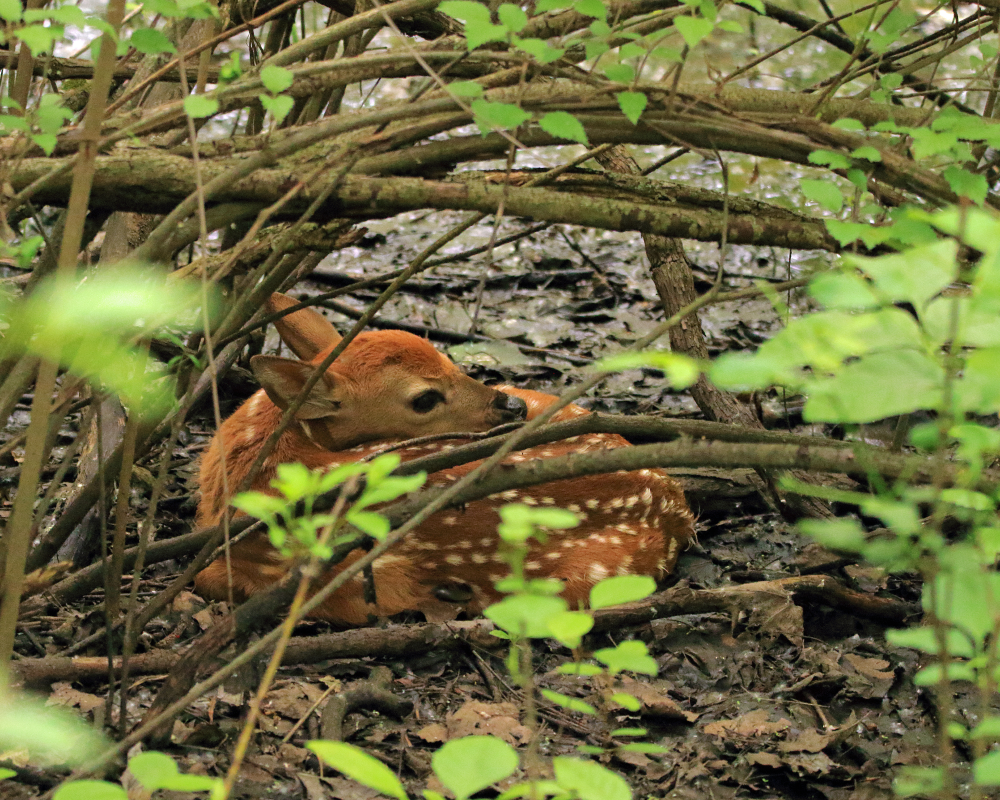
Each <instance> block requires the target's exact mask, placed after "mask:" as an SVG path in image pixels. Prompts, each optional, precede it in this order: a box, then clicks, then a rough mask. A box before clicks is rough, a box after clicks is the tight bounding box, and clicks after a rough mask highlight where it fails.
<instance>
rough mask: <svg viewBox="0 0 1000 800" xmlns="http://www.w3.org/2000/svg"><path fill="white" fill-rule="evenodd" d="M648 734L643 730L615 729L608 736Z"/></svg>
mask: <svg viewBox="0 0 1000 800" xmlns="http://www.w3.org/2000/svg"><path fill="white" fill-rule="evenodd" d="M647 733H649V731H648V730H646V729H645V728H615V730H613V731H611V733H610V734H609V735H610V736H645V735H646V734H647Z"/></svg>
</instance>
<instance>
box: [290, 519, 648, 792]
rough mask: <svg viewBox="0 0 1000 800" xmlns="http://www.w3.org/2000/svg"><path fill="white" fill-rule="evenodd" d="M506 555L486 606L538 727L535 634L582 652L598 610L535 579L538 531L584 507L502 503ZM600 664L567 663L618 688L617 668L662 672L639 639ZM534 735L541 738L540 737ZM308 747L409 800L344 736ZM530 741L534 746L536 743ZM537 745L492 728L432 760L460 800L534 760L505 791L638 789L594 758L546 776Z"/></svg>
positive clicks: (632, 704) (581, 705)
mask: <svg viewBox="0 0 1000 800" xmlns="http://www.w3.org/2000/svg"><path fill="white" fill-rule="evenodd" d="M500 517H501V524H500V527H499V528H498V532H499V534H500V539H501V549H500V554H501V555H502V557H503V559H504V560H505V561H506V563H507V564H508V565H509V566H510V569H511V574H510V575H509V576H508V577H506V578H503V579H501V580H500V581H498V582H497V584H496V588H497V589H498V590H500V591H502V592H504V593H506V595H507V596H506V597H505V598H504V599H503V600H501V601H500V602H498V603H495V604H494V605H492V606H490V607H489V608H487V609H486V612H485V613H486V616H487V617H489V618H490V619H491V620H493V622H494V623H495V624H496V625H497V628H498V629H497V630H496V631H494V635H495V636H498V637H500V638H504V639H508V640H509V641H510V643H511V646H510V652H509V656H508V659H507V666H508V669H509V670H510V672H511V675H512V676H513V677H514V679H515V680H516V681H517V682H518V684H519V685H520V686H521V687H522V689H523V690H524V692H525V698H526V714H527V716H528V719H527V722H528V724H529V727H530V726H532V724H533V713H534V697H533V694H534V692H535V690H536V689H535V686H534V680H533V672H532V668H531V645H530V642H531V640H532V639H543V638H554V639H556V640H557V641H559V642H560V643H562V644H563V645H565V646H566V647H569V648H570V649H572V650H573V651H574V652H576V653H577V654H580V647H581V646H582V642H583V637H584V636H585V635H586V634H587V633H588V632H590V630H591V629H592V627H593V624H594V619H593V616H592V614H591V613H590V612H589V611H581V610H571V609H570V608H569V607H568V605H567V603H566V601H565V600H564V599H562V598H561V597H559V596H558V594H559V592H560V590H561V589H562V586H561V583H560V582H559V581H557V580H552V579H538V578H528V577H527V576H526V575H525V571H524V564H525V560H526V558H527V554H528V546H529V544H530V542H531V540H532V539H538V540H541V541H544V539H545V536H546V535H547V534H546V531H547V530H550V529H557V530H558V529H565V528H572V527H575V526H576V525H577V524H578V523H579V521H578V519H577V517H576V515H575V514H573V513H571V512H569V511H565V510H563V509H559V508H536V507H531V506H526V505H521V504H516V503H515V504H510V505H506V506H504V507H502V508H501V509H500ZM655 588H656V584H655V582H654V581H653V579H652V578H649V577H646V576H634V575H630V576H618V577H614V578H607V579H605V580H603V581H601V582H600V583H598V584H597V585H596V586H594V587H593V589H592V590H591V593H590V607H591V610H596V609H599V608H604V607H606V606H611V605H619V604H621V603H627V602H633V601H636V600H641V599H643V598H644V597H646V596H648V595H649V594H651V593H652V592H653V591H654V590H655ZM593 658H594V659H595V660H596V661H597V662H598V663H597V664H594V663H589V662H583V661H580V660H578V661H577V662H575V663H572V664H567V665H565V666H564V667H563V668H560V670H559V671H560V672H562V673H564V674H572V675H578V676H584V677H591V678H594V679H595V680H597V681H600V682H601V685H602V688H604V689H610V687H611V685H612V683H613V681H614V677H615V676H617V675H618V674H620V673H622V672H625V671H630V672H639V673H643V674H648V675H655V674H656V672H657V667H656V662H655V661H654V660H653V658H652V657H651V656H650V655H649V652H648V650H647V649H646V645H645V644H644V643H643V642H640V641H624V642H619V643H618V644H617V645H616V646H614V647H606V648H602V649H600V650H597V651H595V652H594V653H593ZM540 694H541V696H542V697H544V698H545V699H547V700H549V701H550V702H552V703H555V704H557V705H560V706H562V707H564V708H567V709H569V710H570V711H576V712H580V713H584V714H592V715H596V714H604V715H606V714H607V713H608V708H609V707H610V706H614V707H615V708H624V709H627V710H631V711H635V710H638V708H639V706H640V704H639V701H638V700H637V699H636V698H635V697H633V696H632V695H630V694H628V693H626V692H621V691H618V692H615V691H610V690H609V691H606V692H605V694H606V695H607V698H608V701H607V702H608V704H610V705H609V706H606V707H605V708H604V709H602V710H601V711H599V710H598V709H596V708H595V707H594V706H592V705H590V704H589V703H586V702H585V701H583V700H581V699H579V698H576V697H570V696H568V695H564V694H561V693H558V692H554V691H551V690H548V689H541V690H540ZM645 733H646V732H645V731H644V730H642V729H639V728H622V729H618V730H616V731H612V735H615V736H620V737H627V736H643V735H645ZM533 741H534V740H533ZM308 747H309V748H310V749H311V750H312V751H313V752H315V753H316V754H317V755H318V756H319V757H320V758H321V759H322V760H323V761H324V762H325V763H327V764H329V765H330V766H332V767H333V768H334V769H337V770H339V771H340V772H343V773H344V774H345V775H347V776H348V777H351V778H353V779H354V780H356V781H358V782H359V783H363V784H365V785H366V786H368V787H369V788H371V789H375V790H376V791H378V792H381V793H382V794H385V795H387V796H389V797H395V798H398V799H399V800H404V799H405V798H406V797H407V795H406V792H405V790H404V788H403V786H402V784H401V783H400V782H399V780H398V779H397V778H396V777H395V775H393V774H392V773H391V772H390V771H389V770H388V768H387V767H386V766H385V765H384V764H382V762H380V761H378V760H377V759H375V758H374V757H372V756H369V755H368V754H367V753H365V752H364V751H363V750H361V749H360V748H357V747H354V746H352V745H349V744H344V743H341V742H321V741H317V742H310V743H309V744H308ZM529 747H531V746H529ZM620 749H622V750H637V751H641V752H644V753H659V752H663V751H664V750H663V748H661V747H659V746H657V745H653V744H649V743H641V742H636V743H630V744H626V745H622V746H621V747H620ZM580 750H581V754H582V755H590V754H601V753H603V752H604V749H603V748H591V747H581V748H580ZM535 755H536V754H534V753H533V752H529V753H528V754H526V755H525V757H524V759H522V758H521V757H520V756H519V754H518V752H517V751H516V750H515V749H514V748H513V747H511V746H510V745H509V744H507V743H506V742H504V741H502V740H500V739H497V738H495V737H493V736H467V737H464V738H461V739H453V740H452V741H449V742H447V743H446V744H444V745H442V747H441V748H440V749H438V751H437V752H436V753H435V754H434V756H433V758H432V760H431V767H432V769H433V770H434V774H435V775H436V776H437V778H438V780H440V781H441V783H442V784H443V785H444V786H445V787H447V789H448V790H449V791H450V792H452V793H453V794H454V795H455V797H456V798H459V800H465V799H466V798H468V797H470V796H471V795H473V794H475V793H476V792H479V791H481V790H483V789H486V788H488V787H490V786H493V785H494V784H496V783H498V782H500V781H503V780H506V779H507V778H509V777H510V776H512V775H513V774H514V773H515V772H516V771H517V770H518V768H519V767H520V766H522V762H523V766H524V767H525V771H526V773H527V777H528V779H527V780H525V781H522V782H520V783H517V784H514V785H513V786H511V787H509V788H507V789H506V790H505V791H504V792H503V793H502V794H501V795H500V796H501V798H504V800H513V798H519V797H578V798H581V799H582V800H609V799H610V800H630V798H631V797H632V793H631V790H630V789H629V786H628V784H627V783H626V782H625V780H624V779H623V778H622V777H621V776H620V775H618V774H617V773H615V772H613V771H611V770H609V769H608V768H607V767H604V766H603V765H601V764H599V763H597V762H596V761H593V760H591V759H589V758H571V757H566V756H560V757H556V758H553V759H552V773H553V778H552V779H544V778H542V777H541V776H540V775H539V774H537V768H535V767H534V766H533V762H534V761H535V760H536V758H535ZM424 797H425V798H427V800H443V798H442V796H441V795H440V794H438V793H436V792H433V791H425V792H424Z"/></svg>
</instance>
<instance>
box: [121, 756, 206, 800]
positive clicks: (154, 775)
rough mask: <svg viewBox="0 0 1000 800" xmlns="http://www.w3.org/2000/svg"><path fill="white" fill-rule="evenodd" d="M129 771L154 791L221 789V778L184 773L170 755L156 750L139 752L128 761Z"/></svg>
mask: <svg viewBox="0 0 1000 800" xmlns="http://www.w3.org/2000/svg"><path fill="white" fill-rule="evenodd" d="M128 768H129V772H131V773H132V774H133V775H134V776H135V778H136V780H138V781H139V783H141V784H142V785H143V786H144V787H145V788H146V789H148V790H149V791H151V792H155V791H156V790H157V789H167V790H169V791H173V792H202V791H210V792H213V793H215V792H218V791H220V790H221V789H222V783H223V782H222V779H221V778H209V777H208V776H206V775H184V774H183V773H181V772H180V771H179V770H178V769H177V762H175V761H174V760H173V759H172V758H171V757H170V756H168V755H166V754H164V753H159V752H156V751H155V750H153V751H150V752H148V753H140V754H139V755H137V756H134V757H133V758H131V759H130V760H129V762H128Z"/></svg>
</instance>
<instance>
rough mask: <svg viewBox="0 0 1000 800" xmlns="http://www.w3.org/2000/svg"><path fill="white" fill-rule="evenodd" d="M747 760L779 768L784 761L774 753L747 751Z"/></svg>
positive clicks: (763, 765)
mask: <svg viewBox="0 0 1000 800" xmlns="http://www.w3.org/2000/svg"><path fill="white" fill-rule="evenodd" d="M747 761H748V762H749V763H751V764H755V765H757V766H761V767H772V768H774V769H778V768H780V767H781V766H783V765H784V762H783V761H782V760H781V759H780V758H779V757H778V756H776V755H775V754H774V753H747Z"/></svg>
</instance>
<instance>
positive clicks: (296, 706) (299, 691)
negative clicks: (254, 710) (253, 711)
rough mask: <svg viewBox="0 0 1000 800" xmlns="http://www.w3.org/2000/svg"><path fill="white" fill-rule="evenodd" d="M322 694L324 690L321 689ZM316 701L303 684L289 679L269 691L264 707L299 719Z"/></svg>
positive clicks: (290, 717)
mask: <svg viewBox="0 0 1000 800" xmlns="http://www.w3.org/2000/svg"><path fill="white" fill-rule="evenodd" d="M320 695H322V691H320ZM315 702H316V699H315V698H314V697H310V695H309V693H307V691H306V689H305V687H304V685H303V684H301V683H298V682H297V681H289V682H288V683H286V684H283V685H282V686H279V687H278V688H275V689H272V690H271V691H269V692H268V693H267V697H265V698H264V703H263V708H264V710H265V712H271V713H278V714H281V715H282V716H283V717H288V719H293V720H296V721H298V720H300V719H302V718H303V717H304V716H305V715H306V714H307V713H309V709H311V708H312V706H313V703H315Z"/></svg>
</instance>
